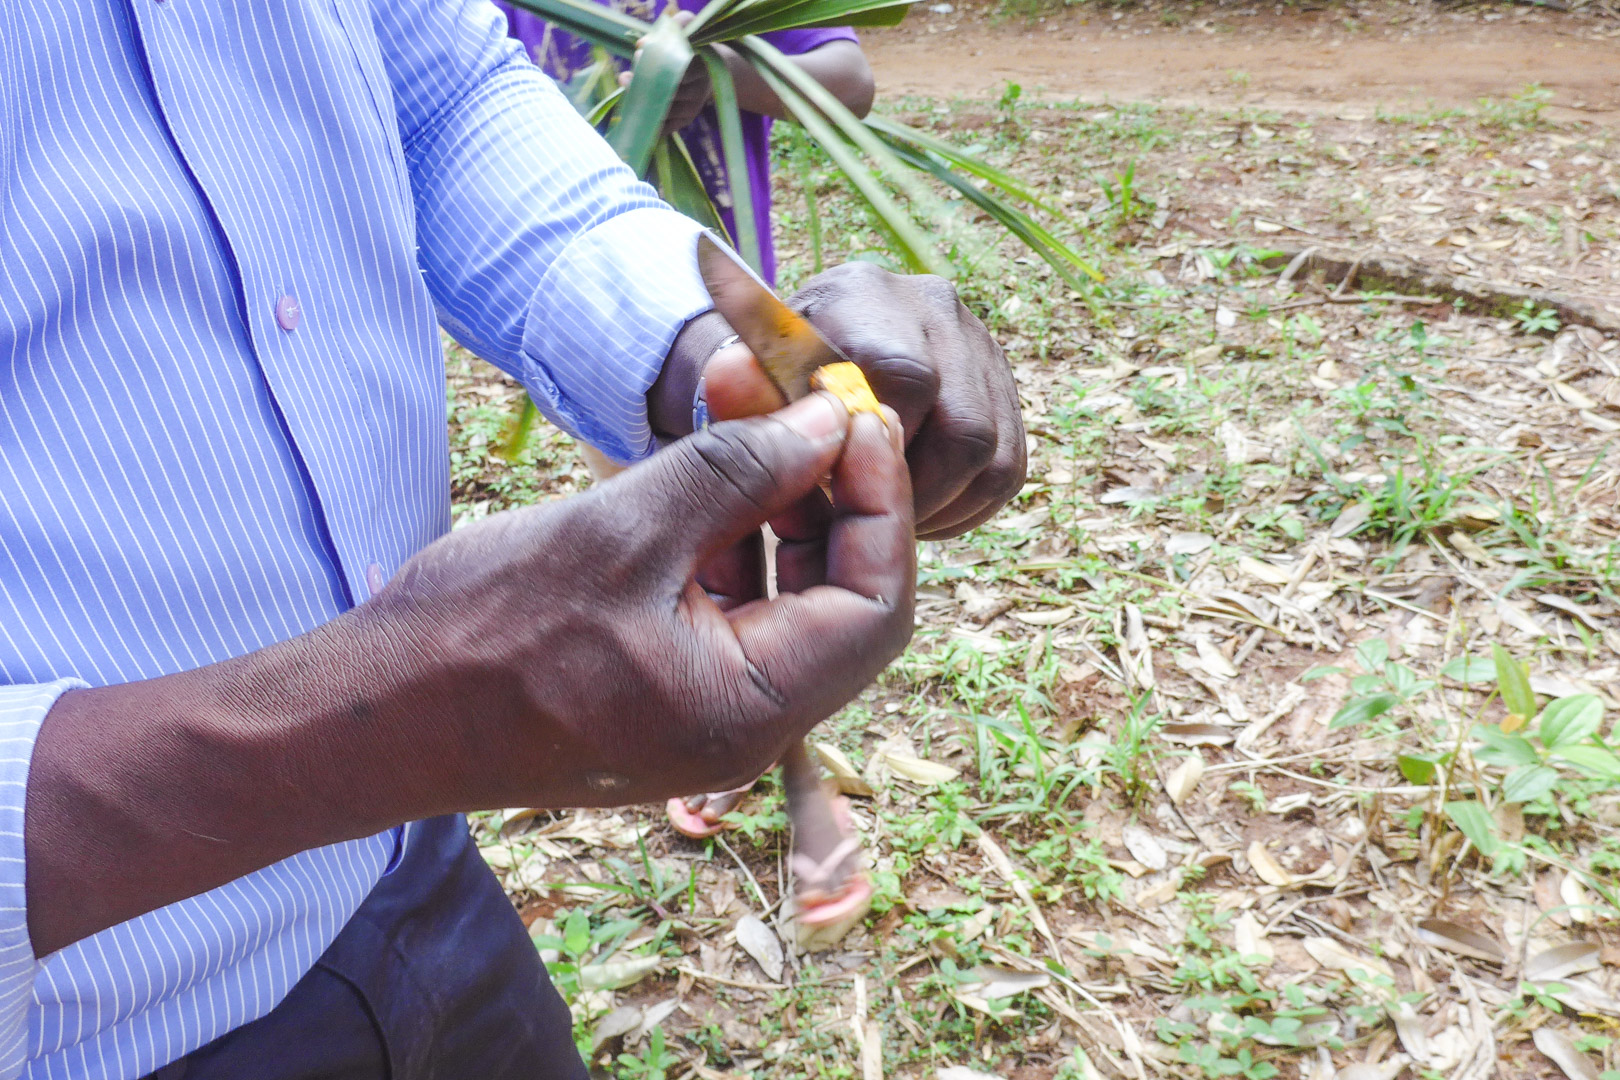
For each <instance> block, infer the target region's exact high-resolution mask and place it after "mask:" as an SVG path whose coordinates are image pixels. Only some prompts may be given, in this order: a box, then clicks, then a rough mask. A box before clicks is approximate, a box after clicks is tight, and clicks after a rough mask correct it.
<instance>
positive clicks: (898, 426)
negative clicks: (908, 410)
mask: <svg viewBox="0 0 1620 1080" xmlns="http://www.w3.org/2000/svg"><path fill="white" fill-rule="evenodd" d="M878 408H880V409H882V410H883V426H884V427H885V428H887V429H888V431H889V445H890V446H892V447H894V452H895V453H897V454H904V453H905V452H906V427H905V425H904V424H902V423H901V422H900V414H899V413H897V412H895V411H894V410H893V409H891V408H889V407H888V406H887V405H883V404H879V405H878Z"/></svg>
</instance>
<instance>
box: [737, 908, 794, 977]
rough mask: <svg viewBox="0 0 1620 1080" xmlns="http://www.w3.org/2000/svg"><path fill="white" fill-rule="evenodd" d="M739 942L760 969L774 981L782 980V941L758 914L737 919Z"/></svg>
mask: <svg viewBox="0 0 1620 1080" xmlns="http://www.w3.org/2000/svg"><path fill="white" fill-rule="evenodd" d="M737 944H738V945H741V946H742V950H743V952H745V953H747V954H748V955H749V956H752V957H753V958H754V963H756V964H758V965H759V969H760V970H761V971H763V972H764V973H765V974H766V976H767V977H769V978H770V980H771V981H772V982H781V981H782V971H783V966H784V963H785V961H784V959H783V956H782V943H781V942H780V941H778V940H777V938H776V935H775V934H774V933H772V932H771V928H770V927H768V926H766V925H765V924H764V922H762V921H761V920H760V918H759V917H758V916H757V915H752V914H750V915H744V916H743V917H742V918H740V919H738V920H737Z"/></svg>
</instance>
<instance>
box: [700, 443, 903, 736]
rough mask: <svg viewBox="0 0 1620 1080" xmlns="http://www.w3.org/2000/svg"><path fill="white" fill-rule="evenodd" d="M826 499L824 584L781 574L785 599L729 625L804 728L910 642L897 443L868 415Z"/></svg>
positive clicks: (756, 606) (741, 615) (762, 606)
mask: <svg viewBox="0 0 1620 1080" xmlns="http://www.w3.org/2000/svg"><path fill="white" fill-rule="evenodd" d="M898 426H899V425H898V424H896V425H895V427H896V428H898ZM833 499H834V513H835V517H834V521H833V525H832V529H831V531H830V532H829V534H828V538H827V564H826V582H827V583H826V584H825V585H815V586H812V587H809V588H806V589H804V590H802V591H799V590H796V588H795V586H796V584H797V583H795V582H792V581H786V580H782V579H781V576H780V575H781V572H782V568H780V567H779V568H778V575H779V579H778V580H779V586H780V588H781V589H782V590H783V592H782V593H781V594H780V595H779V596H778V597H777V598H776V599H775V600H773V601H771V602H770V603H768V604H765V603H761V604H751V605H749V606H748V607H747V608H745V609H743V610H742V611H739V612H737V613H736V614H735V615H733V617H732V619H733V625H734V627H735V629H736V633H737V638H738V641H739V642H740V643H741V645H742V647H743V652H744V654H745V655H746V656H747V657H748V660H749V662H750V664H751V665H752V666H753V668H754V669H756V670H757V671H758V672H759V676H760V679H761V680H763V682H764V684H765V685H766V686H768V687H769V688H770V693H771V694H772V696H773V697H775V698H776V699H777V700H778V701H781V702H784V703H791V711H792V713H793V714H794V716H795V717H797V718H799V719H801V720H804V721H808V722H814V721H818V720H820V719H822V718H823V717H825V716H826V715H828V714H829V713H830V712H831V711H832V710H834V709H836V708H838V707H839V706H841V705H842V704H843V703H844V702H845V701H847V700H848V699H849V698H850V697H851V696H852V695H853V694H855V693H857V692H858V691H859V690H860V689H861V687H863V686H865V685H866V684H867V683H868V682H869V681H871V679H872V678H874V677H875V676H876V675H877V673H878V672H879V671H881V670H882V669H883V666H884V665H885V664H887V663H888V662H889V661H890V660H891V659H893V658H894V657H895V656H896V655H898V653H899V651H900V650H901V649H902V648H904V647H905V643H906V642H907V641H908V640H909V639H910V637H911V629H912V625H911V620H912V615H911V612H912V607H913V603H914V600H915V594H916V580H917V569H916V547H915V543H914V541H913V537H912V518H911V484H910V480H909V477H908V474H907V471H906V464H905V457H904V455H903V454H902V453H901V452H900V449H899V440H898V436H897V435H896V436H893V437H891V435H890V433H889V430H888V429H887V427H886V426H885V424H884V423H883V422H881V421H880V420H879V419H878V418H877V417H875V416H872V415H871V414H868V413H862V414H860V415H858V416H856V417H855V418H854V421H853V422H852V424H851V425H850V434H849V440H848V442H847V443H846V445H845V447H844V454H843V456H842V457H841V458H840V459H839V462H838V466H837V468H836V469H835V470H834V471H833ZM790 590H792V591H790ZM790 734H798V732H793V733H790Z"/></svg>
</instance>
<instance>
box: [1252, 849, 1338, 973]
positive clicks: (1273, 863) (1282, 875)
mask: <svg viewBox="0 0 1620 1080" xmlns="http://www.w3.org/2000/svg"><path fill="white" fill-rule="evenodd" d="M1246 854H1247V855H1248V857H1249V866H1250V867H1251V868H1253V870H1254V873H1255V876H1256V877H1258V878H1259V879H1260V880H1261V881H1263V882H1265V883H1266V884H1267V885H1275V886H1277V888H1279V889H1286V888H1289V887H1290V886H1293V885H1297V884H1299V882H1300V878H1299V876H1298V875H1297V874H1291V873H1289V872H1288V871H1287V870H1284V869H1283V866H1282V864H1281V863H1279V862H1278V861H1277V860H1276V859H1274V858H1272V857H1271V852H1269V851H1267V850H1266V845H1264V844H1262V843H1261V842H1260V841H1258V840H1256V841H1254V842H1253V843H1251V844H1250V845H1249V850H1248V851H1247V852H1246ZM1318 962H1320V961H1318Z"/></svg>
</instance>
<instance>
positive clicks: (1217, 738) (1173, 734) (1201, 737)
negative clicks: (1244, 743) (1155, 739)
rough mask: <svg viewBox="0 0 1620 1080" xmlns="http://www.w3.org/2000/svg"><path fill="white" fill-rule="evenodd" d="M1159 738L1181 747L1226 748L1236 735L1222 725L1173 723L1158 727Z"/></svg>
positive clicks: (1232, 730)
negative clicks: (1179, 744) (1178, 744)
mask: <svg viewBox="0 0 1620 1080" xmlns="http://www.w3.org/2000/svg"><path fill="white" fill-rule="evenodd" d="M1159 737H1160V738H1162V739H1164V740H1165V741H1166V742H1174V743H1181V744H1182V745H1183V746H1226V745H1227V744H1229V743H1231V742H1232V741H1233V740H1234V739H1236V738H1237V733H1236V732H1235V731H1234V729H1232V728H1229V727H1227V726H1226V725H1224V724H1194V723H1173V724H1162V725H1160V727H1159Z"/></svg>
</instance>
